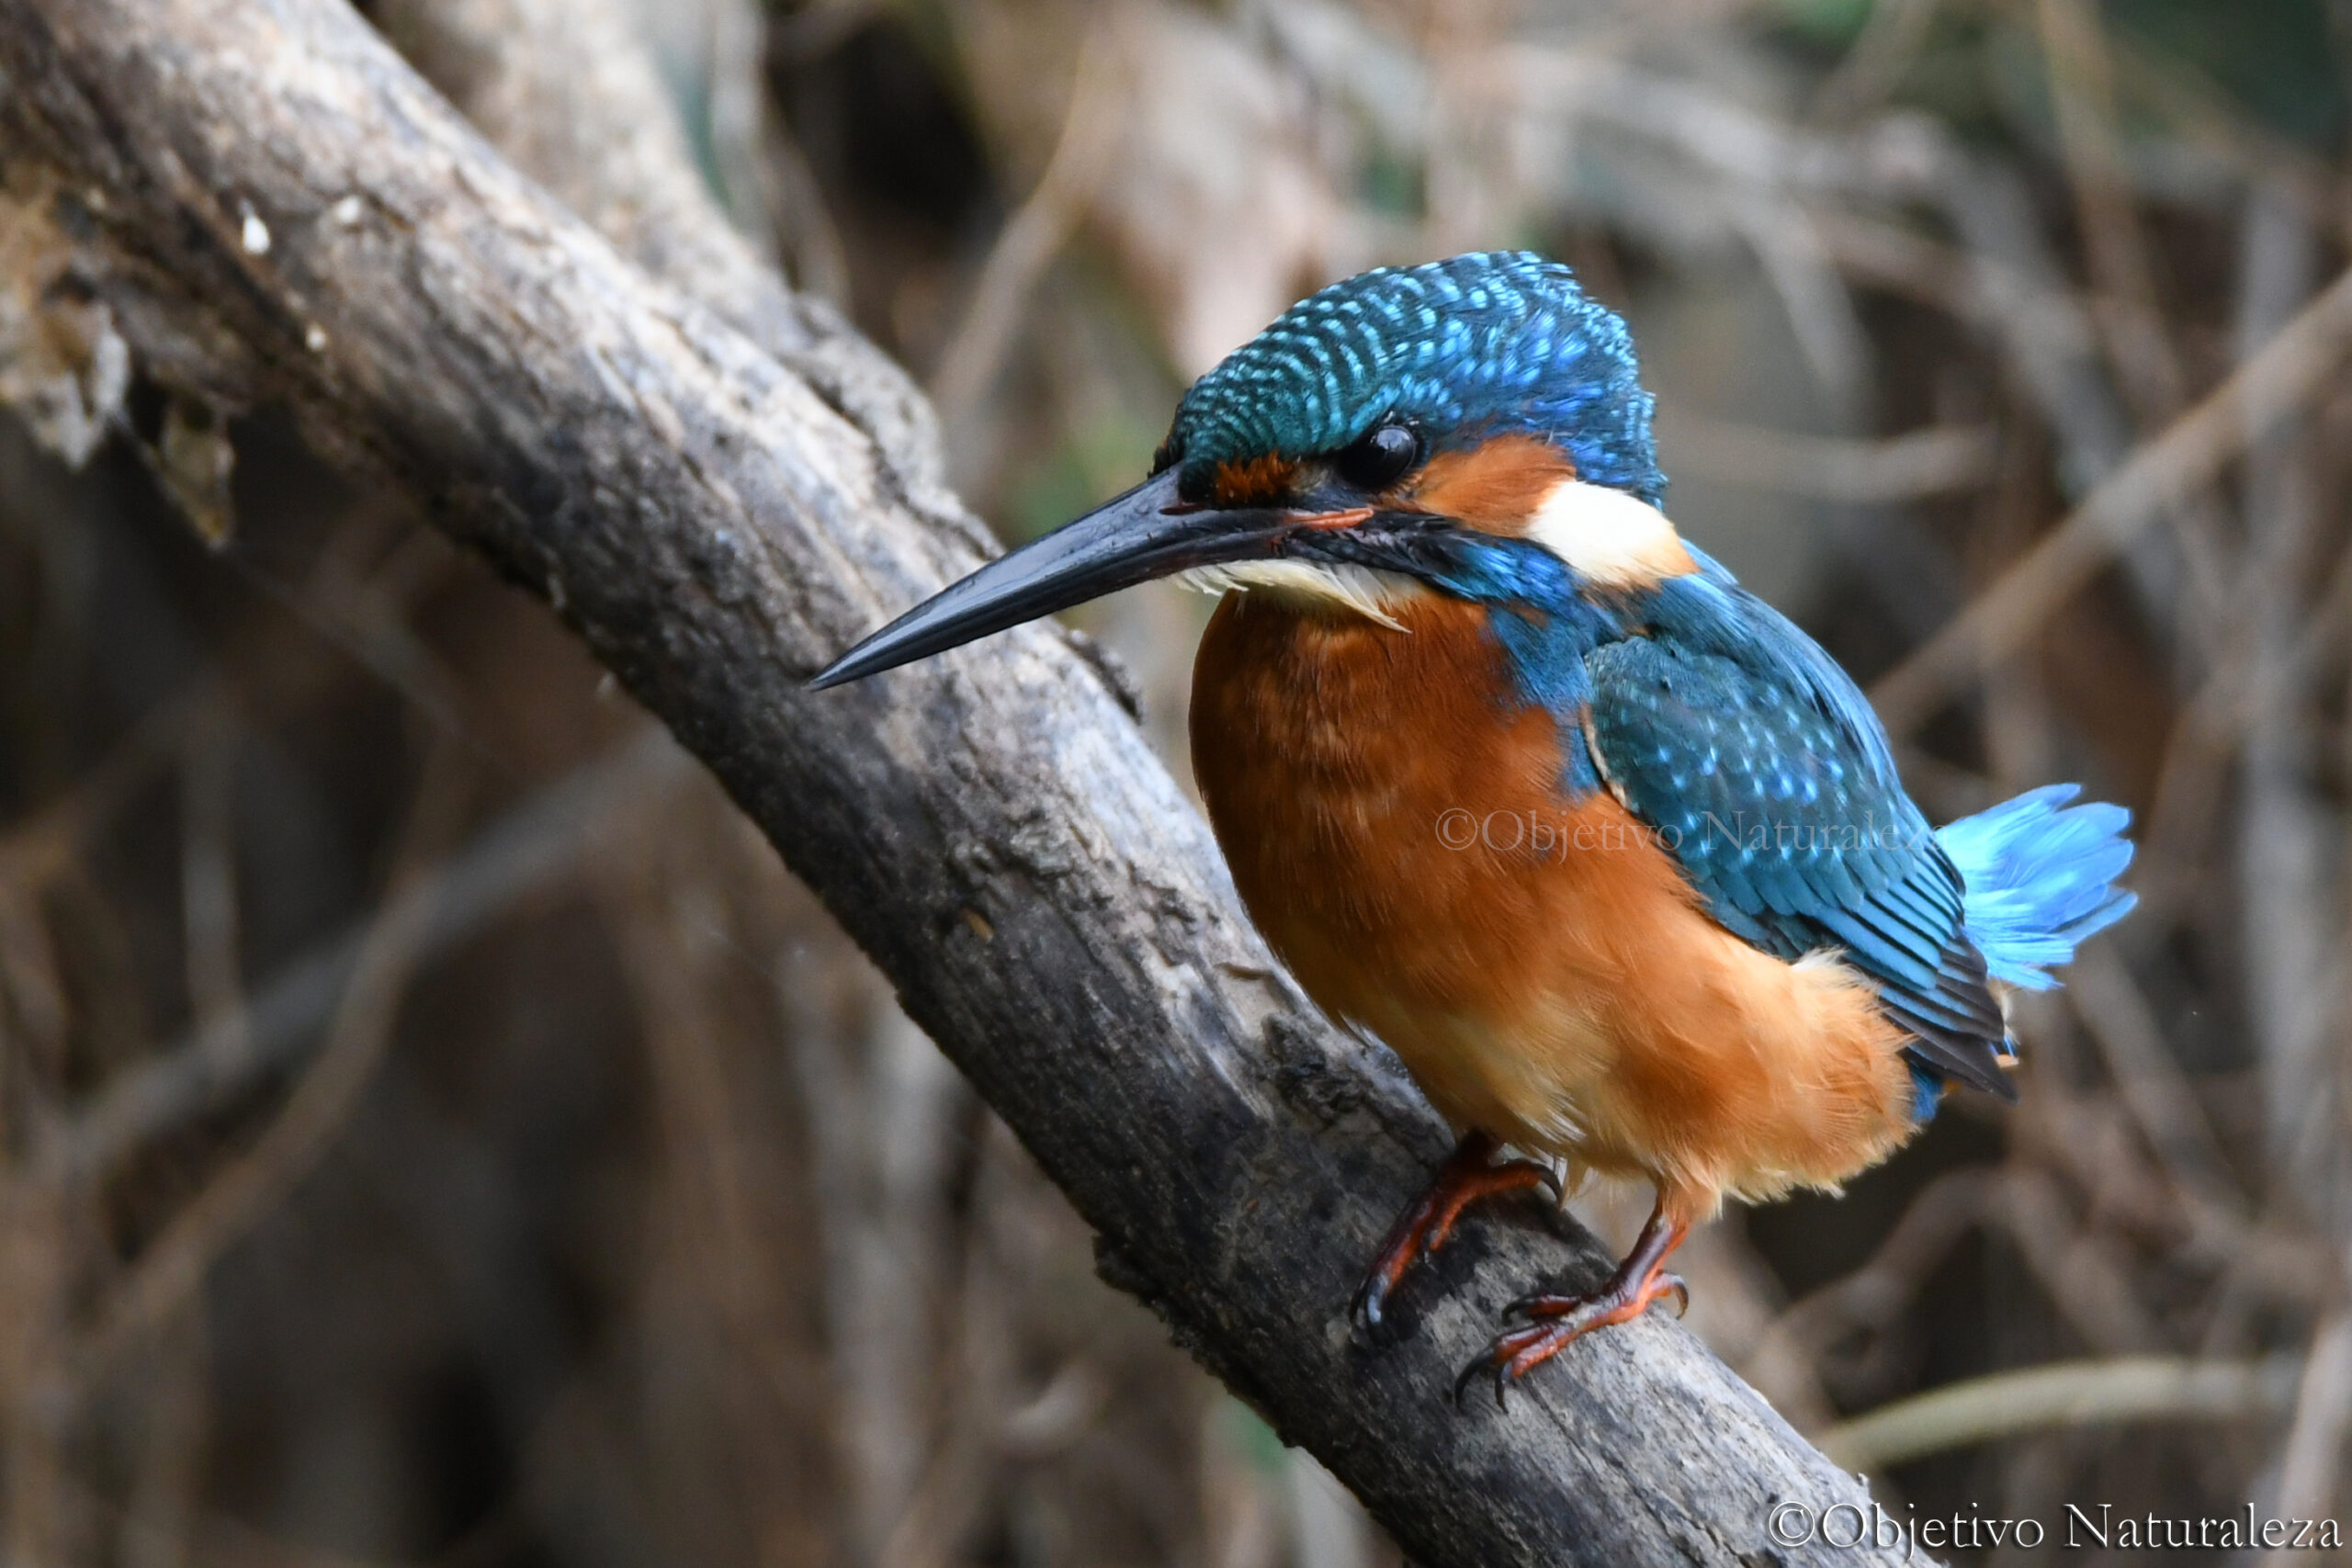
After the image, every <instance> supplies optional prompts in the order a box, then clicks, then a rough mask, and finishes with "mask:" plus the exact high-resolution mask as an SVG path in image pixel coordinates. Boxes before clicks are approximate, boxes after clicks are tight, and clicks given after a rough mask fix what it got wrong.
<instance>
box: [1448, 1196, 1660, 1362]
mask: <svg viewBox="0 0 2352 1568" xmlns="http://www.w3.org/2000/svg"><path fill="white" fill-rule="evenodd" d="M1689 1228H1690V1227H1688V1226H1687V1225H1682V1224H1668V1223H1667V1222H1666V1220H1665V1219H1663V1218H1662V1217H1661V1216H1660V1215H1659V1214H1658V1213H1657V1212H1655V1211H1653V1212H1652V1213H1651V1214H1650V1218H1649V1223H1648V1224H1645V1225H1644V1226H1643V1227H1642V1235H1641V1239H1640V1240H1638V1241H1636V1242H1634V1250H1633V1251H1631V1252H1630V1253H1627V1254H1626V1255H1625V1261H1624V1262H1623V1263H1621V1264H1619V1265H1618V1266H1617V1272H1615V1273H1614V1274H1611V1276H1610V1277H1609V1282H1608V1283H1607V1284H1605V1285H1603V1286H1601V1287H1600V1290H1598V1291H1595V1292H1593V1293H1592V1294H1590V1295H1589V1296H1551V1295H1536V1296H1523V1297H1521V1299H1520V1300H1518V1301H1515V1302H1513V1303H1511V1304H1510V1306H1508V1307H1506V1308H1505V1309H1504V1314H1505V1315H1506V1316H1508V1315H1509V1314H1511V1313H1524V1314H1527V1315H1528V1316H1529V1317H1532V1318H1534V1319H1535V1320H1536V1321H1535V1322H1533V1323H1531V1324H1529V1325H1526V1326H1525V1327H1523V1328H1512V1329H1506V1330H1505V1331H1504V1332H1503V1333H1501V1334H1499V1335H1498V1336H1496V1337H1495V1342H1494V1343H1493V1344H1491V1345H1489V1346H1487V1348H1486V1351H1485V1352H1484V1353H1483V1354H1481V1355H1480V1356H1478V1357H1477V1358H1476V1359H1474V1360H1473V1361H1471V1363H1470V1364H1469V1365H1468V1366H1466V1367H1464V1368H1463V1369H1462V1375H1461V1376H1460V1377H1459V1378H1456V1379H1455V1380H1454V1382H1453V1399H1454V1403H1455V1404H1460V1403H1461V1402H1462V1395H1463V1393H1464V1392H1465V1391H1466V1390H1467V1389H1468V1388H1469V1387H1470V1385H1471V1384H1472V1383H1474V1382H1477V1380H1478V1379H1479V1378H1480V1377H1482V1376H1484V1375H1486V1374H1487V1373H1492V1374H1493V1375H1494V1380H1495V1404H1497V1405H1498V1406H1500V1405H1501V1404H1502V1403H1503V1392H1504V1390H1506V1389H1508V1388H1509V1387H1510V1385H1511V1383H1513V1382H1516V1381H1517V1380H1518V1379H1520V1378H1522V1377H1525V1376H1526V1375H1527V1374H1528V1373H1529V1372H1530V1371H1533V1370H1534V1369H1535V1368H1537V1367H1540V1366H1542V1365H1543V1364H1544V1362H1546V1361H1548V1360H1550V1359H1552V1358H1553V1357H1555V1356H1556V1355H1558V1354H1559V1353H1560V1352H1561V1351H1563V1350H1565V1349H1566V1348H1568V1347H1569V1346H1570V1345H1573V1344H1575V1343H1576V1342H1577V1340H1579V1339H1581V1338H1583V1337H1585V1336H1586V1335H1588V1334H1589V1333H1591V1332H1592V1331H1593V1330H1594V1329H1596V1328H1605V1327H1607V1326H1608V1325H1611V1324H1612V1323H1624V1322H1626V1321H1628V1320H1629V1319H1632V1318H1636V1317H1639V1316H1641V1315H1642V1314H1644V1313H1645V1312H1647V1311H1648V1310H1649V1308H1650V1303H1653V1302H1655V1301H1657V1299H1658V1298H1659V1297H1660V1296H1672V1297H1673V1298H1674V1302H1675V1315H1676V1316H1678V1317H1679V1316H1680V1315H1681V1314H1682V1313H1683V1311H1684V1310H1685V1309H1687V1308H1688V1307H1689V1306H1690V1304H1691V1287H1690V1286H1688V1285H1686V1284H1684V1283H1683V1282H1682V1280H1681V1278H1680V1276H1679V1275H1674V1274H1668V1273H1666V1272H1665V1271H1664V1265H1665V1263H1666V1258H1667V1255H1668V1253H1670V1252H1672V1251H1673V1250H1674V1249H1675V1248H1676V1247H1679V1246H1680V1245H1681V1244H1682V1238H1683V1236H1684V1235H1685V1234H1687V1233H1688V1231H1689Z"/></svg>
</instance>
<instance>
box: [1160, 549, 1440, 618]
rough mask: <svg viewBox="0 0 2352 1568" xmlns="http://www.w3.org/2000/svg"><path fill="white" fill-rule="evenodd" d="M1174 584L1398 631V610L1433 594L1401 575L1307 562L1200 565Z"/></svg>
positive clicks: (1367, 567)
mask: <svg viewBox="0 0 2352 1568" xmlns="http://www.w3.org/2000/svg"><path fill="white" fill-rule="evenodd" d="M1176 581H1178V582H1180V583H1182V585H1183V586H1185V587H1186V588H1191V589H1195V590H1197V591H1199V592H1203V593H1228V592H1233V593H1240V592H1257V593H1264V594H1267V595H1269V596H1271V597H1273V598H1276V599H1287V600H1291V601H1293V602H1294V603H1298V604H1306V605H1309V606H1311V607H1316V608H1320V609H1324V610H1340V611H1344V612H1346V613H1348V614H1350V615H1362V616H1363V618H1364V619H1365V620H1367V621H1373V622H1376V623H1378V624H1379V625H1381V626H1386V627H1388V628H1389V629H1390V630H1391V631H1400V632H1401V631H1403V630H1405V626H1404V624H1403V623H1402V622H1400V621H1399V620H1397V617H1396V615H1395V614H1394V613H1393V612H1394V611H1395V609H1396V608H1397V606H1398V605H1400V604H1403V603H1404V602H1405V601H1407V600H1408V599H1411V598H1413V597H1414V596H1416V595H1418V594H1422V593H1427V592H1429V590H1428V589H1426V588H1424V587H1422V586H1421V585H1420V584H1419V583H1418V582H1416V581H1413V580H1412V579H1411V578H1409V577H1407V576H1405V575H1404V574H1403V573H1401V572H1395V571H1382V570H1379V569H1378V568H1376V567H1369V566H1346V565H1330V566H1326V565H1322V564H1319V563H1317V562H1312V561H1303V560H1252V561H1233V562H1230V563H1227V564H1226V565H1223V566H1196V567H1193V568H1192V569H1191V570H1187V571H1182V572H1179V573H1177V575H1176Z"/></svg>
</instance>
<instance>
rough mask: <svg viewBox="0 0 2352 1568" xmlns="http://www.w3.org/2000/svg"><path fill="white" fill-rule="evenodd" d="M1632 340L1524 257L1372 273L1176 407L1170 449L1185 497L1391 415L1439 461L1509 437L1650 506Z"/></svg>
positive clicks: (1216, 373)
mask: <svg viewBox="0 0 2352 1568" xmlns="http://www.w3.org/2000/svg"><path fill="white" fill-rule="evenodd" d="M1651 401H1652V400H1651V398H1650V395H1649V394H1648V393H1647V392H1645V391H1644V390H1642V386H1641V380H1640V367H1639V366H1638V364H1637V363H1636V362H1635V359H1634V340H1633V334H1632V333H1628V332H1627V331H1626V330H1625V323H1624V322H1623V321H1622V320H1620V319H1619V317H1618V315H1617V313H1616V312H1615V311H1614V310H1610V309H1609V308H1608V307H1607V306H1605V305H1602V304H1600V303H1597V302H1596V301H1594V300H1592V299H1589V298H1587V297H1586V295H1585V292H1584V290H1583V289H1582V288H1578V287H1577V280H1576V275H1575V274H1574V273H1572V272H1570V271H1569V270H1568V269H1567V268H1566V266H1563V265H1560V264H1559V263H1558V262H1555V261H1547V260H1545V259H1544V257H1542V256H1539V255H1534V254H1530V253H1528V252H1525V251H1489V252H1486V253H1483V254H1475V255H1464V256H1455V257H1453V259H1451V260H1449V261H1442V262H1431V263H1430V264H1428V265H1424V266H1415V267H1380V268H1377V269H1376V270H1374V271H1372V272H1367V273H1363V274H1360V275H1358V276H1354V277H1351V278H1347V279H1344V280H1342V281H1340V282H1339V283H1334V284H1332V285H1331V286H1330V287H1329V288H1325V289H1323V290H1321V291H1320V292H1318V293H1316V294H1312V295H1309V296H1308V297H1307V298H1306V299H1302V300H1300V301H1299V302H1298V303H1297V304H1295V305H1294V306H1292V307H1291V308H1290V309H1289V310H1285V311H1283V313H1282V316H1281V317H1280V318H1279V319H1278V320H1277V321H1275V322H1274V324H1273V325H1272V326H1270V327H1268V328H1267V329H1266V330H1265V331H1264V332H1262V333H1259V334H1258V335H1257V336H1256V337H1254V338H1252V339H1251V340H1250V342H1248V343H1246V344H1243V345H1242V346H1241V347H1239V348H1238V349H1236V350H1235V351H1234V352H1233V353H1232V354H1231V355H1228V356H1227V358H1226V360H1225V362H1224V363H1223V364H1221V365H1219V366H1217V367H1216V369H1214V370H1211V371H1210V372H1209V373H1208V374H1207V375H1205V376H1204V377H1202V378H1200V379H1199V380H1198V381H1195V382H1194V383H1193V387H1192V389H1191V390H1190V391H1188V392H1186V393H1185V394H1184V399H1183V401H1182V402H1181V403H1179V404H1178V405H1177V408H1176V422H1175V424H1174V426H1173V427H1172V428H1171V429H1170V432H1169V436H1168V445H1167V446H1166V447H1165V448H1163V451H1164V454H1165V457H1166V459H1167V460H1168V461H1170V462H1175V463H1179V464H1181V465H1182V469H1183V477H1184V479H1185V480H1186V481H1187V488H1190V485H1191V483H1192V482H1194V481H1196V480H1205V479H1206V478H1207V476H1208V475H1209V474H1210V473H1211V472H1213V471H1214V470H1215V468H1216V467H1217V465H1219V464H1222V463H1232V462H1246V461H1248V460H1250V459H1251V458H1253V457H1265V456H1269V455H1271V456H1275V457H1309V456H1313V455H1315V454H1317V453H1324V452H1333V451H1337V450H1339V449H1340V448H1341V447H1343V446H1347V445H1348V444H1349V443H1350V442H1351V441H1353V440H1355V439H1356V438H1357V437H1358V436H1360V435H1362V434H1363V433H1364V432H1365V431H1367V430H1369V429H1371V428H1372V427H1373V426H1374V424H1375V423H1379V422H1380V421H1381V420H1382V419H1384V418H1386V417H1388V416H1389V415H1392V414H1394V415H1396V416H1397V417H1399V418H1402V419H1405V420H1408V421H1410V422H1411V423H1414V424H1416V425H1417V426H1419V429H1420V431H1421V433H1422V435H1423V438H1424V439H1425V440H1427V441H1428V442H1429V444H1430V449H1431V450H1433V451H1442V450H1444V449H1446V448H1447V447H1450V446H1452V447H1459V446H1469V445H1473V444H1475V443H1476V442H1478V441H1481V440H1485V439H1487V438H1488V437H1490V436H1494V435H1499V434H1513V433H1516V434H1530V435H1537V436H1541V437H1543V438H1544V439H1545V440H1548V441H1550V442H1552V443H1553V444H1554V445H1555V446H1558V447H1560V448H1561V449H1562V450H1563V451H1565V452H1566V453H1567V455H1568V457H1570V459H1571V460H1573V461H1574V462H1575V464H1576V466H1577V474H1578V476H1579V477H1581V478H1583V479H1589V480H1590V481H1592V482H1593V483H1595V484H1604V485H1609V486H1611V487H1613V488H1615V489H1618V490H1623V491H1631V492H1632V493H1633V494H1634V495H1637V496H1639V497H1641V498H1642V499H1643V500H1644V501H1646V502H1650V503H1651V504H1652V505H1656V504H1657V502H1658V501H1659V498H1660V497H1661V496H1662V495H1663V493H1664V492H1665V490H1666V477H1665V476H1664V475H1663V474H1661V473H1659V472H1658V470H1657V448H1656V446H1654V445H1653V443H1652V442H1651V439H1650V411H1651Z"/></svg>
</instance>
